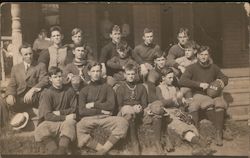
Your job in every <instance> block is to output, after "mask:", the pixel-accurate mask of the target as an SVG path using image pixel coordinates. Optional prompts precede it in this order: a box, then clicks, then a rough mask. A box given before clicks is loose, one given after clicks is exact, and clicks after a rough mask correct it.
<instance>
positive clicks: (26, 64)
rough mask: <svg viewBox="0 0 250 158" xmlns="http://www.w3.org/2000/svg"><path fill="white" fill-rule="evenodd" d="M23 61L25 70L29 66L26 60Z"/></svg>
mask: <svg viewBox="0 0 250 158" xmlns="http://www.w3.org/2000/svg"><path fill="white" fill-rule="evenodd" d="M23 63H24V67H25V70H27V68H28V67H30V64H28V63H26V62H23Z"/></svg>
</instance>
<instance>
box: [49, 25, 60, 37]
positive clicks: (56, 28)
mask: <svg viewBox="0 0 250 158" xmlns="http://www.w3.org/2000/svg"><path fill="white" fill-rule="evenodd" d="M53 31H58V32H60V34H62V29H61V27H60V26H52V27H51V28H50V35H51V33H52V32H53Z"/></svg>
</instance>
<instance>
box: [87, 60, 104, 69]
mask: <svg viewBox="0 0 250 158" xmlns="http://www.w3.org/2000/svg"><path fill="white" fill-rule="evenodd" d="M94 66H100V68H101V69H102V65H101V64H100V63H99V62H97V61H94V60H89V61H88V65H87V69H88V71H90V70H91V68H92V67H94Z"/></svg>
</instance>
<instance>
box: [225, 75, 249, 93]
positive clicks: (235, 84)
mask: <svg viewBox="0 0 250 158" xmlns="http://www.w3.org/2000/svg"><path fill="white" fill-rule="evenodd" d="M249 87H250V78H249V77H239V78H229V81H228V85H227V86H226V87H225V88H224V91H230V90H232V89H249V91H250V88H249Z"/></svg>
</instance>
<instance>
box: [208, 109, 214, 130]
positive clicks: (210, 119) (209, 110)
mask: <svg viewBox="0 0 250 158" xmlns="http://www.w3.org/2000/svg"><path fill="white" fill-rule="evenodd" d="M206 115H207V119H208V120H209V121H211V122H212V123H213V124H214V126H216V125H215V124H216V121H215V112H214V109H213V108H209V109H207V111H206Z"/></svg>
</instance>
